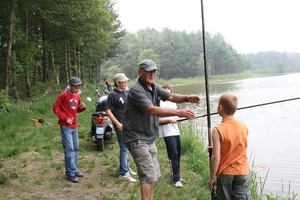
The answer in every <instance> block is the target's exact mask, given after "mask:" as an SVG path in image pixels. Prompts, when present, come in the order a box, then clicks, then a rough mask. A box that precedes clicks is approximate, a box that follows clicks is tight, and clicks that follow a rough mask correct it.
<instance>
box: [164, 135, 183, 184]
mask: <svg viewBox="0 0 300 200" xmlns="http://www.w3.org/2000/svg"><path fill="white" fill-rule="evenodd" d="M164 140H165V143H166V147H167V153H168V157H169V161H170V169H171V181H172V183H176V182H177V181H180V154H181V144H180V136H179V135H176V136H169V137H164Z"/></svg>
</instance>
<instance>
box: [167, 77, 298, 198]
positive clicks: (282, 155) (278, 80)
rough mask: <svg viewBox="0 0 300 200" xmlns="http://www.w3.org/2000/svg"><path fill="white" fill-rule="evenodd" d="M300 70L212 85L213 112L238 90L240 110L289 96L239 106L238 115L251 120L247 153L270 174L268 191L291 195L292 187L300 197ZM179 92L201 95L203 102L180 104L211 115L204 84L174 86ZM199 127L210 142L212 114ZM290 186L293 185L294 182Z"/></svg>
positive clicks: (215, 117) (260, 172)
mask: <svg viewBox="0 0 300 200" xmlns="http://www.w3.org/2000/svg"><path fill="white" fill-rule="evenodd" d="M299 88H300V73H297V74H289V75H280V76H271V77H262V78H252V79H245V80H239V81H230V82H219V83H210V84H209V91H210V93H209V95H210V96H209V98H210V112H211V113H214V112H216V111H217V104H218V99H219V97H220V96H221V95H222V94H224V93H233V94H235V95H236V96H237V97H238V99H239V106H238V107H239V108H242V107H247V106H252V105H259V104H263V103H272V102H276V101H281V100H287V101H284V102H281V103H272V104H269V105H265V106H257V107H253V108H248V109H241V110H238V111H237V112H236V114H235V117H236V118H237V119H239V120H241V121H243V122H245V123H246V125H247V126H248V129H249V136H248V140H249V147H248V157H249V159H250V161H251V163H250V165H252V163H253V169H254V170H255V171H256V172H257V173H258V175H259V176H261V177H262V180H263V179H264V178H265V177H266V174H267V173H268V176H267V181H266V185H265V189H264V191H265V192H267V193H270V192H272V193H273V194H274V193H275V194H276V193H277V194H281V192H282V190H283V191H284V194H287V192H288V191H289V187H290V188H291V191H294V192H295V193H297V194H298V195H297V198H296V199H300V130H299V129H298V125H299V122H300V116H299V114H300V100H289V99H293V98H298V97H300V89H299ZM173 89H174V92H175V93H181V94H198V95H200V97H201V98H202V103H201V105H194V104H179V105H178V107H179V108H180V107H187V108H190V109H192V110H194V112H196V114H197V116H198V115H203V114H206V99H205V85H204V83H203V84H195V85H185V86H174V87H173ZM220 121H221V118H220V117H219V116H218V115H211V127H215V126H216V125H218V124H219V123H220ZM195 122H196V123H197V126H199V130H203V132H204V133H205V134H204V136H202V137H206V138H205V141H207V118H206V117H203V118H199V119H195ZM289 184H290V186H289Z"/></svg>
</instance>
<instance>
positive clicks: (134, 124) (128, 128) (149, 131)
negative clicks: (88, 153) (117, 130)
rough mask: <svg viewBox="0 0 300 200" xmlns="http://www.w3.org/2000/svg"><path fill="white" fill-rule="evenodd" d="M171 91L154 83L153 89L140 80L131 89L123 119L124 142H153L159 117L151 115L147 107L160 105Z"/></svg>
mask: <svg viewBox="0 0 300 200" xmlns="http://www.w3.org/2000/svg"><path fill="white" fill-rule="evenodd" d="M170 96H171V93H169V92H166V91H165V90H163V89H162V88H161V87H159V86H158V85H157V84H152V91H151V90H149V89H148V88H147V87H146V85H145V84H144V83H143V82H142V81H141V80H138V82H136V83H135V84H134V85H133V86H132V87H131V88H130V90H129V94H128V97H127V102H126V108H125V113H124V121H123V135H122V136H123V140H124V143H128V142H133V141H135V140H141V141H143V142H147V143H152V142H154V140H155V139H156V135H157V134H158V126H159V118H158V117H156V116H151V115H149V114H148V113H147V112H146V109H147V108H148V107H149V106H151V105H154V106H159V102H160V100H163V101H165V100H167V99H168V98H169V97H170Z"/></svg>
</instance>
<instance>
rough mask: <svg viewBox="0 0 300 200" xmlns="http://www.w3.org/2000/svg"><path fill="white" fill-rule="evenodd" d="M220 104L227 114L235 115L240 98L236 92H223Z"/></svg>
mask: <svg viewBox="0 0 300 200" xmlns="http://www.w3.org/2000/svg"><path fill="white" fill-rule="evenodd" d="M219 105H221V106H222V107H223V110H224V112H225V114H227V115H233V114H234V113H235V111H236V110H237V107H238V99H237V97H236V96H235V95H234V94H223V95H222V96H221V97H220V99H219Z"/></svg>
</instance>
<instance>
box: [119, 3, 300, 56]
mask: <svg viewBox="0 0 300 200" xmlns="http://www.w3.org/2000/svg"><path fill="white" fill-rule="evenodd" d="M203 4H204V22H205V31H208V32H210V33H211V34H215V33H217V32H219V33H221V34H222V35H223V36H224V38H225V41H226V42H228V43H229V44H231V45H232V46H233V47H234V48H235V49H236V50H237V51H238V52H239V53H257V52H259V51H270V50H274V51H279V52H298V53H300V39H299V37H300V28H299V21H298V20H299V19H300V11H299V9H300V0H284V1H283V0H203ZM115 9H116V10H117V12H118V13H119V16H120V20H121V22H122V24H123V28H125V29H126V30H127V31H129V32H136V31H138V30H140V29H144V28H155V29H157V30H159V31H160V30H162V28H169V29H172V30H179V31H183V30H186V31H187V32H191V31H198V30H200V31H202V19H201V0H185V1H182V0H116V6H115ZM174 42H175V41H174ZM200 42H202V41H200Z"/></svg>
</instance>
